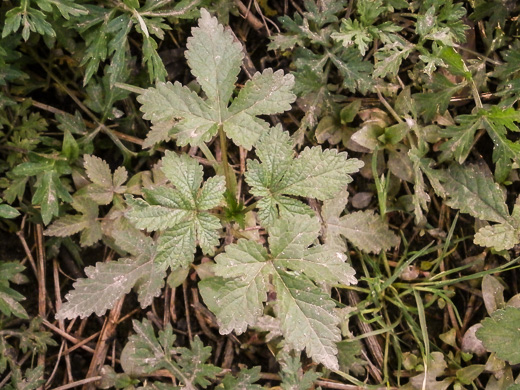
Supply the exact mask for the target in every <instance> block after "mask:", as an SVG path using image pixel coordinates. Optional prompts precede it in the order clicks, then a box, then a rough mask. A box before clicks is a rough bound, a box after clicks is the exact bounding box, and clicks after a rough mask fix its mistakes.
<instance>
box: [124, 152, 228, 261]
mask: <svg viewBox="0 0 520 390" xmlns="http://www.w3.org/2000/svg"><path fill="white" fill-rule="evenodd" d="M161 169H162V171H163V173H164V175H165V176H166V177H167V178H168V180H169V181H170V183H171V186H158V187H156V188H151V189H146V190H144V191H143V192H144V195H145V199H134V198H133V197H130V196H128V197H127V204H128V206H129V209H128V210H127V211H126V214H125V215H126V217H127V218H128V219H129V220H130V222H132V223H133V224H134V226H135V227H137V228H139V229H147V230H149V231H153V230H159V231H160V232H161V234H160V236H159V240H158V248H157V252H158V253H157V262H159V263H165V264H166V265H167V266H169V267H171V268H172V269H177V268H179V267H187V266H188V265H189V264H190V263H191V262H192V261H193V258H194V254H195V251H196V249H197V245H198V246H200V248H201V249H202V251H203V252H204V253H205V254H209V255H212V254H213V253H214V248H215V247H216V246H217V245H218V244H219V241H220V232H219V231H220V229H221V227H222V225H221V223H220V220H219V219H218V218H217V217H216V216H214V215H212V214H210V213H209V210H211V209H213V208H215V207H217V206H218V205H219V204H220V203H221V202H222V201H223V195H224V191H225V180H224V178H223V177H222V176H214V177H210V178H209V179H207V180H206V182H205V183H204V184H202V182H203V176H204V172H203V170H202V166H201V165H200V164H199V163H198V162H197V161H196V160H195V159H193V158H191V157H189V156H188V155H178V154H177V153H174V152H170V151H168V152H166V154H165V156H164V157H163V159H162V168H161Z"/></svg>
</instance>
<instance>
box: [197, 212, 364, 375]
mask: <svg viewBox="0 0 520 390" xmlns="http://www.w3.org/2000/svg"><path fill="white" fill-rule="evenodd" d="M319 234H320V223H319V222H318V220H317V219H316V218H313V217H310V216H306V215H303V216H302V215H299V216H295V217H293V218H291V219H289V220H287V219H278V220H276V221H275V222H274V224H273V225H272V227H271V229H270V230H269V238H268V243H269V249H270V250H269V251H268V250H267V249H266V248H265V247H264V246H262V245H261V244H259V243H257V242H255V241H252V240H246V239H239V240H238V241H237V243H236V244H230V245H228V246H226V250H225V251H224V252H223V253H221V254H219V255H218V256H217V257H216V258H215V263H216V264H215V265H214V266H213V271H214V272H215V275H216V276H215V277H210V278H207V279H204V280H203V281H202V282H200V284H199V287H200V292H201V295H202V297H203V299H204V301H205V302H206V304H207V305H208V307H209V309H210V310H211V311H213V313H214V314H215V315H216V317H217V321H218V323H219V325H220V332H221V333H222V334H227V333H229V332H231V331H233V330H234V331H236V332H238V333H242V332H244V331H245V330H246V329H247V327H248V326H255V324H257V323H258V321H259V319H260V318H261V317H262V316H264V302H266V301H267V300H268V292H269V291H272V292H273V293H275V294H273V296H274V297H276V298H273V299H275V312H276V317H277V319H278V320H279V321H280V322H281V328H282V333H283V336H284V337H285V340H286V343H287V345H288V346H289V347H290V348H293V349H296V350H298V351H301V350H303V349H305V350H306V352H307V354H308V355H309V356H310V357H312V358H313V359H314V360H315V361H316V362H318V363H323V364H324V365H326V366H327V367H328V368H331V369H337V367H338V362H337V358H336V354H337V349H336V346H335V343H336V342H337V341H339V340H340V331H339V328H338V324H339V319H338V318H337V316H336V314H335V312H334V307H335V305H334V301H333V300H332V299H331V298H330V296H329V295H328V294H326V293H325V292H324V291H323V290H322V289H321V288H319V287H318V286H317V285H316V284H315V283H322V282H325V283H330V284H339V283H341V284H346V285H349V284H355V283H356V282H357V281H356V278H355V277H354V270H353V268H352V267H351V266H350V265H349V264H348V263H346V256H345V255H344V254H343V253H340V252H338V250H337V248H333V247H330V246H324V245H316V241H317V238H318V236H319Z"/></svg>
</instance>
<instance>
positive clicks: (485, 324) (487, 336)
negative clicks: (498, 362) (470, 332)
mask: <svg viewBox="0 0 520 390" xmlns="http://www.w3.org/2000/svg"><path fill="white" fill-rule="evenodd" d="M519 323H520V309H517V308H515V307H506V308H505V309H501V310H496V311H495V312H493V314H491V317H490V318H486V319H484V321H482V327H481V328H479V329H478V330H477V337H478V339H480V340H481V341H482V342H483V343H484V347H486V349H487V350H488V351H491V352H495V353H496V354H497V356H498V357H499V358H500V359H503V360H506V361H507V362H509V363H510V364H518V363H520V328H519V327H518V324H519Z"/></svg>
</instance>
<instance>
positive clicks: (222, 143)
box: [218, 125, 235, 194]
mask: <svg viewBox="0 0 520 390" xmlns="http://www.w3.org/2000/svg"><path fill="white" fill-rule="evenodd" d="M218 135H219V140H220V153H221V155H222V168H223V169H224V176H225V178H226V188H227V190H228V191H229V192H230V193H232V194H234V193H235V191H233V190H234V188H233V187H234V185H233V180H232V178H231V175H232V174H233V172H231V170H230V169H229V168H230V167H229V161H228V153H227V138H226V134H225V133H224V130H223V128H222V125H220V126H219V128H218Z"/></svg>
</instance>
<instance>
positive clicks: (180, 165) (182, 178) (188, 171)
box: [161, 151, 204, 201]
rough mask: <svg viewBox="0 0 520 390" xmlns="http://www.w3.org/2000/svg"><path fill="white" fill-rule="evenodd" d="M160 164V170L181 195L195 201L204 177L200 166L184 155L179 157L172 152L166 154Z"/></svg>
mask: <svg viewBox="0 0 520 390" xmlns="http://www.w3.org/2000/svg"><path fill="white" fill-rule="evenodd" d="M162 163H163V166H162V168H161V170H162V171H163V172H164V174H165V175H166V177H167V178H168V180H170V182H171V183H172V184H173V185H174V186H175V188H176V189H177V190H178V191H179V192H180V193H181V194H182V195H184V196H185V197H186V198H188V199H190V198H191V199H192V200H193V201H195V198H196V197H197V191H198V190H199V188H200V185H201V184H202V179H203V175H204V172H203V170H202V165H200V164H199V163H198V162H197V160H195V159H194V158H191V157H190V156H188V155H186V154H181V155H179V154H177V153H175V152H172V151H167V152H166V154H165V155H164V157H163V158H162Z"/></svg>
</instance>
